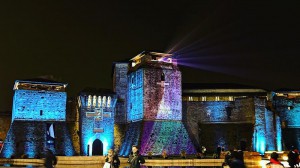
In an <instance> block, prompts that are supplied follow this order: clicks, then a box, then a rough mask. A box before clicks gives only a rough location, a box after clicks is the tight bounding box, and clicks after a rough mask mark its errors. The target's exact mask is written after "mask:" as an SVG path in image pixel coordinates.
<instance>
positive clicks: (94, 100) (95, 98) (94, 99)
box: [93, 95, 97, 107]
mask: <svg viewBox="0 0 300 168" xmlns="http://www.w3.org/2000/svg"><path fill="white" fill-rule="evenodd" d="M96 104H97V96H96V95H94V96H93V107H96Z"/></svg>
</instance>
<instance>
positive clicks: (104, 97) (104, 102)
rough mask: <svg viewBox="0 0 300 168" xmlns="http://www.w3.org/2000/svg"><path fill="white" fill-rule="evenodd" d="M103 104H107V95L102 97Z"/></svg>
mask: <svg viewBox="0 0 300 168" xmlns="http://www.w3.org/2000/svg"><path fill="white" fill-rule="evenodd" d="M102 106H103V107H105V106H106V96H103V98H102Z"/></svg>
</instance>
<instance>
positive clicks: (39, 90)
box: [1, 80, 74, 158]
mask: <svg viewBox="0 0 300 168" xmlns="http://www.w3.org/2000/svg"><path fill="white" fill-rule="evenodd" d="M66 86H67V84H64V83H54V82H50V81H37V80H35V81H16V82H15V85H14V92H15V93H14V98H13V111H12V124H11V125H10V129H9V131H8V133H7V136H6V138H5V141H4V147H3V150H2V152H1V156H2V157H5V158H11V157H21V156H23V157H28V158H34V157H41V155H42V154H44V152H45V149H46V148H50V149H52V150H53V152H54V153H55V154H58V155H67V156H72V155H74V149H73V144H72V141H71V137H70V134H69V132H68V129H67V126H66V123H65V120H66V99H67V94H66V92H65V88H66Z"/></svg>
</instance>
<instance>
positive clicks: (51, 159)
mask: <svg viewBox="0 0 300 168" xmlns="http://www.w3.org/2000/svg"><path fill="white" fill-rule="evenodd" d="M56 164H57V158H56V156H55V155H54V154H53V152H52V151H51V150H50V149H46V157H45V162H44V166H45V167H46V168H53V167H54V166H55V165H56Z"/></svg>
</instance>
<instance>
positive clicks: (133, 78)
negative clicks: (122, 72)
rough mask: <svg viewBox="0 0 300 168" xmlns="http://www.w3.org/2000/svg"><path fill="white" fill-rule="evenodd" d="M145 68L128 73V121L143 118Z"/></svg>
mask: <svg viewBox="0 0 300 168" xmlns="http://www.w3.org/2000/svg"><path fill="white" fill-rule="evenodd" d="M143 78H144V74H143V69H139V70H137V71H133V72H131V73H130V74H128V97H127V121H131V122H132V121H138V120H141V119H143V114H144V110H143V107H144V104H143V101H144V93H143V90H144V88H143V82H144V81H143Z"/></svg>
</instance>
